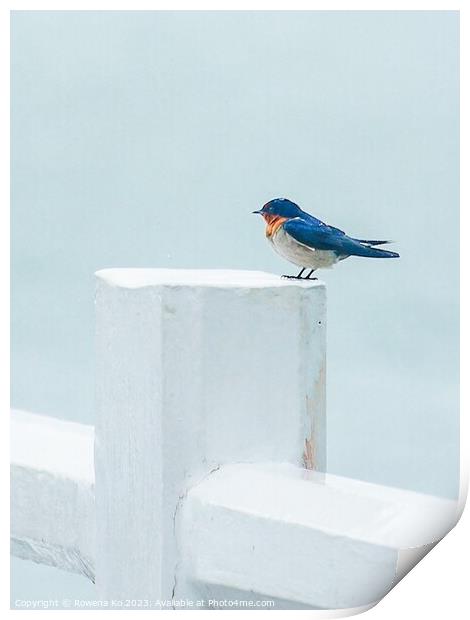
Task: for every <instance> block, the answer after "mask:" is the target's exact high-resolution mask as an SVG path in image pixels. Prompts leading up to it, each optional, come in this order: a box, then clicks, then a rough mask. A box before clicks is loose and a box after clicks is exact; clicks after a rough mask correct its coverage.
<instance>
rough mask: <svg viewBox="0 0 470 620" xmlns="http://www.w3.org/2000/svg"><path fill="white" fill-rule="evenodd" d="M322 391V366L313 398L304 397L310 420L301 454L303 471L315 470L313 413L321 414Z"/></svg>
mask: <svg viewBox="0 0 470 620" xmlns="http://www.w3.org/2000/svg"><path fill="white" fill-rule="evenodd" d="M324 389H325V367H324V366H322V368H321V370H320V372H319V373H318V377H317V380H316V381H315V386H314V390H313V394H314V398H310V397H309V396H308V394H307V395H306V396H305V401H306V408H307V416H308V419H309V420H310V436H309V437H306V438H305V441H304V451H303V454H302V462H303V466H304V467H305V469H316V468H317V463H316V454H315V452H316V451H315V413H317V415H320V414H321V409H322V408H323V406H324Z"/></svg>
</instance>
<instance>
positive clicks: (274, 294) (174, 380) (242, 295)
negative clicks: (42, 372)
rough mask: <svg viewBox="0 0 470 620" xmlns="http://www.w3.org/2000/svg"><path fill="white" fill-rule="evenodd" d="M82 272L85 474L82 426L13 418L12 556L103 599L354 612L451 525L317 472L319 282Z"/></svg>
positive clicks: (444, 514) (410, 504) (450, 514)
mask: <svg viewBox="0 0 470 620" xmlns="http://www.w3.org/2000/svg"><path fill="white" fill-rule="evenodd" d="M97 276H98V287H97V295H96V312H97V328H96V368H97V371H96V372H97V378H96V416H97V418H96V429H95V448H94V453H95V462H94V470H93V467H92V464H93V458H92V454H91V450H92V442H93V429H91V428H90V427H82V426H81V425H76V424H72V423H67V422H58V421H53V420H51V419H47V418H44V417H42V416H39V417H37V418H35V417H34V416H31V415H30V414H25V413H21V412H20V413H16V414H15V415H14V416H13V423H12V430H13V437H14V441H13V450H12V460H13V469H12V471H13V499H12V511H13V518H12V540H13V553H15V554H17V555H19V556H20V557H26V558H30V559H33V560H35V561H42V562H45V563H50V564H53V565H56V566H59V567H62V568H65V569H69V570H75V571H77V572H80V573H82V574H84V575H86V576H88V577H90V578H95V579H96V584H97V587H98V592H99V595H100V596H101V597H102V598H103V599H106V600H114V599H115V600H123V599H138V600H144V601H149V603H150V606H157V607H158V606H166V605H165V603H164V601H169V603H168V605H170V606H171V605H172V604H173V605H174V606H176V603H175V601H178V600H185V601H188V600H189V601H196V600H198V601H201V600H205V601H207V600H208V599H210V598H212V599H217V598H219V599H220V598H231V597H232V598H233V597H234V596H235V595H236V596H238V597H240V598H243V599H245V600H247V599H251V600H259V599H262V598H263V597H264V598H266V597H267V598H269V599H271V600H274V602H275V604H276V605H277V606H284V607H286V606H287V607H289V608H295V607H302V606H306V607H309V608H312V607H314V608H351V607H354V608H361V607H364V606H366V607H367V606H370V605H372V604H374V603H375V602H376V601H377V600H378V599H380V598H381V597H382V596H383V595H384V594H385V593H386V592H387V591H388V590H389V589H390V588H391V587H393V585H394V583H396V581H397V580H398V579H399V578H400V577H401V576H402V575H403V574H404V573H406V572H407V570H408V569H409V568H410V567H411V566H412V565H413V564H414V563H416V561H418V559H419V558H420V557H422V555H424V554H425V553H426V552H427V551H428V550H429V549H430V548H431V547H432V546H433V544H435V542H436V541H438V540H439V539H440V538H442V537H443V536H444V535H445V534H446V533H447V532H448V531H449V529H451V527H452V526H453V524H454V523H455V521H456V519H457V504H456V503H455V502H452V501H449V500H444V499H440V498H437V497H432V496H426V495H422V494H418V493H412V492H409V491H404V490H400V489H393V488H390V487H384V486H380V485H374V484H368V483H365V482H361V481H358V480H353V479H349V478H345V477H339V476H332V475H330V474H326V473H324V472H325V471H326V414H325V342H326V340H325V329H326V302H325V287H324V285H323V284H322V283H321V282H297V281H284V280H281V279H280V278H278V277H277V276H273V275H270V274H265V273H258V272H240V271H175V270H150V269H149V270H146V269H112V270H104V271H101V272H98V274H97ZM38 433H39V434H40V436H41V441H42V442H43V444H44V446H45V447H46V449H45V450H44V451H40V450H35V449H30V444H33V443H34V442H35V440H33V435H34V436H36V437H37V435H38ZM312 470H315V471H312ZM93 471H94V476H93ZM94 485H95V488H94ZM38 506H39V510H38ZM95 523H96V537H95ZM152 603H153V604H152Z"/></svg>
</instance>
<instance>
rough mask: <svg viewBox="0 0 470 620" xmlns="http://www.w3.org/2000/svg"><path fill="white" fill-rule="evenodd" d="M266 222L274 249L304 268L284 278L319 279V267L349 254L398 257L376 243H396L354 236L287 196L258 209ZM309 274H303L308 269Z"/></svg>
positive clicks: (325, 267) (326, 265)
mask: <svg viewBox="0 0 470 620" xmlns="http://www.w3.org/2000/svg"><path fill="white" fill-rule="evenodd" d="M253 213H257V214H259V215H262V216H263V218H264V221H265V222H266V237H267V239H268V241H269V242H270V243H271V245H272V247H273V249H274V250H275V251H276V252H277V253H278V254H280V255H281V256H282V257H283V258H285V259H287V260H288V261H290V262H291V263H294V265H297V266H298V267H300V268H301V270H300V272H299V273H298V274H297V275H296V276H292V275H284V276H282V277H283V278H289V279H296V280H316V279H317V278H316V277H312V274H313V273H314V272H315V271H316V270H317V269H327V268H331V267H333V265H335V264H336V263H337V262H338V261H341V260H344V259H345V258H348V257H349V256H363V257H365V258H399V256H400V255H399V254H397V253H396V252H390V251H389V250H382V249H377V248H376V247H375V246H377V245H384V244H386V243H393V242H392V241H381V240H377V239H355V238H354V237H349V236H348V235H347V234H346V233H345V232H344V231H343V230H340V229H339V228H335V227H334V226H330V225H328V224H325V223H324V222H322V221H321V220H319V219H317V218H316V217H314V216H313V215H310V213H306V212H305V211H303V210H302V209H301V208H300V207H299V205H297V204H296V203H295V202H292V200H289V199H288V198H274V199H273V200H270V201H269V202H267V203H266V204H265V205H263V207H262V208H261V209H259V210H258V211H253ZM307 270H309V271H308V273H307V275H306V276H305V275H304V276H303V277H302V274H303V273H304V272H305V271H307Z"/></svg>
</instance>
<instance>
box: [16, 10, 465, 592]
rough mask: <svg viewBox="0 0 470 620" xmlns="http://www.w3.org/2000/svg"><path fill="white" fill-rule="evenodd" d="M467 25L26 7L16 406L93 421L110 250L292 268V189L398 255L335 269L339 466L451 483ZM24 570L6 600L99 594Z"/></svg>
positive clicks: (328, 278) (120, 259)
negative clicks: (285, 217)
mask: <svg viewBox="0 0 470 620" xmlns="http://www.w3.org/2000/svg"><path fill="white" fill-rule="evenodd" d="M458 28H459V24H458V13H457V12H445V11H438V12H426V11H420V12H413V11H410V12H401V11H392V12H390V11H380V12H354V11H346V12H314V11H313V12H244V11H241V12H202V11H201V12H184V11H183V12H144V11H139V12H133V11H129V12H99V11H96V12H87V11H83V12H69V11H66V12H47V11H41V12H31V11H26V12H14V13H12V31H11V50H12V53H11V63H12V76H11V96H12V107H11V123H12V124H11V140H12V163H11V180H12V183H11V197H12V214H11V231H12V288H11V291H12V308H11V315H12V337H11V345H12V389H11V391H12V405H13V407H16V408H23V409H27V410H30V411H34V412H38V413H44V414H48V415H52V416H56V417H59V418H64V419H70V420H74V421H78V422H84V423H87V424H93V423H94V414H93V391H94V359H93V358H94V350H93V346H94V344H93V338H94V301H93V297H94V276H93V273H94V272H95V271H96V270H98V269H102V268H105V267H168V268H230V269H254V270H265V271H271V272H274V273H279V274H281V273H295V272H296V269H295V267H294V266H293V265H290V264H289V263H287V262H284V261H283V260H282V259H281V258H280V257H278V256H277V255H276V254H274V253H273V251H272V250H271V248H270V247H269V245H268V243H267V241H266V240H265V238H264V227H263V223H262V221H261V219H260V218H259V216H254V215H252V214H251V212H252V211H253V210H255V209H258V208H260V207H261V206H262V205H263V204H264V203H265V202H267V201H268V200H269V199H271V198H274V197H278V196H284V197H288V198H290V199H292V200H294V201H295V202H297V203H298V204H299V205H300V206H301V207H302V208H304V209H305V210H307V211H310V212H311V213H313V214H314V215H315V216H317V217H319V218H320V219H323V220H324V221H326V222H328V223H330V224H332V225H334V226H337V227H339V228H341V229H343V230H346V232H348V233H349V234H351V235H352V236H356V237H362V238H385V239H387V238H388V239H395V240H396V241H397V243H396V244H395V245H394V246H392V247H391V249H394V250H396V251H398V252H399V253H400V254H401V258H400V259H398V260H390V261H385V260H367V259H360V258H350V259H348V260H347V261H344V262H342V263H340V264H339V265H337V267H336V268H335V269H334V270H331V271H323V272H321V273H320V278H321V279H323V280H324V281H325V282H326V284H327V293H328V349H327V355H328V358H327V359H328V374H327V377H328V378H327V410H328V470H329V471H330V472H332V473H337V474H342V475H346V476H351V477H355V478H360V479H363V480H368V481H371V482H377V483H381V484H386V485H394V486H399V487H404V488H408V489H412V490H416V491H422V492H425V493H433V494H436V495H440V496H444V497H456V496H457V493H458V483H459V477H458V469H459V453H458V444H459V413H458V348H459V340H458V339H459V332H458V319H459V316H458V302H459V298H458V280H459V267H458V256H459V246H458V243H459V238H458V226H459V221H458V217H459V213H458V207H459V176H458V175H459V142H458V139H459V107H458V106H459V90H458V88H459V86H458V75H459V60H458V49H459V41H458ZM283 328H284V329H289V326H288V325H285V326H283ZM12 566H13V568H12V600H13V601H14V600H15V599H17V598H41V599H44V598H56V597H57V598H60V597H62V596H69V597H70V598H80V597H81V598H87V597H89V598H92V597H93V596H94V593H93V587H92V585H91V584H88V583H87V582H86V581H85V580H84V579H83V578H81V577H78V576H74V575H68V574H65V573H62V572H60V571H56V570H54V569H51V568H48V567H44V566H36V565H34V564H32V563H29V562H25V561H21V560H16V559H14V560H13V564H12Z"/></svg>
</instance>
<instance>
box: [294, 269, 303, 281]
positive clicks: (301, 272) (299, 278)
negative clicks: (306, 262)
mask: <svg viewBox="0 0 470 620" xmlns="http://www.w3.org/2000/svg"><path fill="white" fill-rule="evenodd" d="M304 271H305V267H302V269H301V270H300V273H299V274H298V275H297V276H295V278H296V279H297V280H301V279H302V278H301V277H300V276H301V275H302V274H303V272H304Z"/></svg>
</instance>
